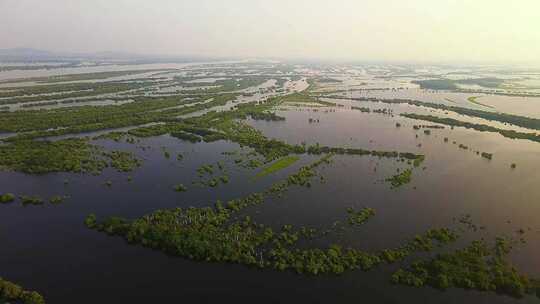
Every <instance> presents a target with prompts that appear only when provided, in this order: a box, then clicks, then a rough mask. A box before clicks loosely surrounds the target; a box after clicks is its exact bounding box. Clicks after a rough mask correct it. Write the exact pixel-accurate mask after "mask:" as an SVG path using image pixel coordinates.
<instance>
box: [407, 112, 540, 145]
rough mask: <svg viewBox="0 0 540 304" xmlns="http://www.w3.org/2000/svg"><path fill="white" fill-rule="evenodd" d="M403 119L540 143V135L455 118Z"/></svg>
mask: <svg viewBox="0 0 540 304" xmlns="http://www.w3.org/2000/svg"><path fill="white" fill-rule="evenodd" d="M401 116H403V117H407V118H411V119H417V120H425V121H430V122H435V123H440V124H444V125H448V126H456V127H464V128H467V129H474V130H476V131H480V132H495V133H499V134H501V135H502V136H504V137H508V138H512V139H516V138H517V139H527V140H530V141H535V142H540V135H538V134H536V133H524V132H518V131H513V130H504V129H499V128H496V127H492V126H488V125H482V124H477V123H470V122H465V121H460V120H456V119H453V118H442V117H437V116H433V115H421V114H414V113H410V114H409V113H404V114H401Z"/></svg>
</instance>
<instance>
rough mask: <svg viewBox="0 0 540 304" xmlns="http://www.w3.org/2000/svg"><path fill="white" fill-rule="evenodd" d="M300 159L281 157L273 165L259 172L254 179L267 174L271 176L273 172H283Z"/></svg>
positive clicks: (296, 157)
mask: <svg viewBox="0 0 540 304" xmlns="http://www.w3.org/2000/svg"><path fill="white" fill-rule="evenodd" d="M299 159H300V158H299V157H298V156H294V155H293V156H287V157H283V158H281V159H280V160H278V161H276V162H274V163H273V164H271V165H269V166H268V167H266V168H264V169H263V170H262V171H261V172H259V173H258V174H257V175H256V177H257V178H260V177H265V176H267V175H269V174H272V173H274V172H277V171H280V170H283V169H285V168H287V167H289V166H290V165H292V164H294V163H295V162H296V161H298V160H299Z"/></svg>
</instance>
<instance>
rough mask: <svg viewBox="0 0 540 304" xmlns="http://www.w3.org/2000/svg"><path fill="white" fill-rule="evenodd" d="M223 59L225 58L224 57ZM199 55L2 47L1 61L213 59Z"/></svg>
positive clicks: (142, 61)
mask: <svg viewBox="0 0 540 304" xmlns="http://www.w3.org/2000/svg"><path fill="white" fill-rule="evenodd" d="M222 59H223V58H222ZM213 60H216V59H215V58H206V57H199V56H156V55H138V54H130V53H123V52H97V53H68V52H65V53H62V52H53V51H46V50H40V49H34V48H11V49H0V62H58V61H62V62H66V61H67V62H80V61H123V62H130V63H151V62H193V61H213Z"/></svg>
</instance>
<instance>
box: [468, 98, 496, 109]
mask: <svg viewBox="0 0 540 304" xmlns="http://www.w3.org/2000/svg"><path fill="white" fill-rule="evenodd" d="M480 97H482V96H471V97H469V98H467V100H468V101H469V102H471V103H474V104H476V105H479V106H482V107H486V108H493V107H492V106H488V105H486V104H483V103H481V102H478V101H476V100H477V99H478V98H480Z"/></svg>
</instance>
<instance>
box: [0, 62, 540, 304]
mask: <svg viewBox="0 0 540 304" xmlns="http://www.w3.org/2000/svg"><path fill="white" fill-rule="evenodd" d="M360 73H361V72H360ZM307 85H308V84H307V82H306V79H305V78H302V79H301V80H298V81H295V82H292V81H291V82H287V83H286V84H285V86H286V88H287V89H289V90H298V91H301V90H305V88H307ZM275 94H277V93H276V92H265V93H256V94H255V95H254V96H240V97H239V98H238V100H237V102H248V101H254V100H259V99H261V98H267V97H269V96H274V95H275ZM350 94H351V93H349V92H347V95H348V96H349V95H350ZM352 94H353V97H359V96H378V97H379V96H380V97H388V98H405V97H409V98H413V99H420V100H426V101H430V102H443V103H448V104H449V105H452V104H453V103H454V102H455V103H457V104H459V105H465V104H466V103H467V96H468V95H467V94H463V93H430V92H428V91H423V90H418V89H409V90H400V91H398V92H396V91H368V92H366V91H353V92H352ZM447 98H448V99H451V100H453V102H450V101H448V100H447ZM501 98H502V97H501ZM325 100H326V101H331V102H337V103H339V104H342V105H343V107H335V108H331V110H332V111H326V110H330V108H319V109H318V111H314V110H313V108H298V107H287V109H288V110H287V111H284V110H278V111H276V114H278V115H280V116H284V117H285V118H286V120H285V121H277V122H265V121H253V120H248V122H247V123H249V124H250V125H252V126H254V127H256V128H257V129H259V130H261V131H262V132H263V133H264V134H265V135H266V136H268V137H271V138H277V139H281V140H284V141H286V142H288V143H291V144H300V143H302V142H305V143H306V144H315V143H320V144H321V145H328V146H342V147H343V146H344V147H352V148H364V149H372V150H386V151H394V150H396V151H400V152H413V153H417V154H425V155H426V160H425V162H424V163H422V165H421V167H419V168H415V169H414V171H413V179H412V182H411V183H410V184H407V185H404V186H403V187H401V188H398V189H395V190H392V189H390V186H389V184H388V183H386V182H384V180H385V179H386V178H388V177H389V176H391V175H393V174H395V172H396V169H397V168H405V167H406V164H405V163H402V162H398V161H396V160H394V159H379V158H377V157H371V156H362V157H360V156H335V157H334V158H333V163H332V164H330V165H323V166H322V167H319V168H318V169H317V171H318V172H320V173H322V175H324V176H325V180H326V182H325V183H320V182H318V181H315V182H313V186H312V187H311V188H309V189H308V188H298V187H293V188H291V189H290V190H289V191H288V192H287V193H286V194H285V195H284V196H283V197H282V198H272V199H269V200H267V201H266V202H265V203H264V204H262V205H259V206H256V207H251V208H248V209H247V210H245V211H243V212H245V214H248V215H250V216H251V217H252V218H253V219H254V220H255V221H257V222H259V223H264V224H266V225H269V226H272V227H274V228H278V227H280V226H281V225H284V224H294V225H298V226H301V225H306V226H311V227H320V228H321V227H328V226H329V225H331V224H332V223H333V222H334V221H336V220H343V219H344V218H345V216H346V208H347V207H355V208H361V207H371V208H374V209H375V210H376V216H375V217H374V218H373V219H371V220H370V221H369V222H367V223H366V224H365V225H363V226H362V227H360V228H358V229H354V230H352V231H350V232H347V233H345V234H343V235H339V236H333V237H330V238H326V239H322V240H319V241H317V243H316V245H318V246H326V245H329V244H331V243H333V242H339V243H340V244H343V245H345V246H351V247H354V248H359V249H364V250H368V251H376V250H380V249H383V248H389V247H395V246H398V245H400V244H403V243H404V242H405V241H406V240H408V239H410V238H412V237H414V235H415V234H418V233H422V232H424V231H425V230H427V229H430V228H434V227H459V226H458V224H456V223H455V222H454V219H455V218H459V217H461V216H462V215H464V214H470V215H471V216H472V220H473V222H474V223H475V224H478V225H483V226H486V228H487V229H486V230H485V231H479V232H466V233H465V234H464V235H463V237H462V238H461V239H460V240H459V241H458V243H457V244H455V245H451V246H449V249H453V248H457V247H462V246H464V245H466V244H467V243H468V242H469V241H471V240H474V239H479V238H482V237H485V238H486V239H487V240H492V239H493V238H494V237H495V236H501V235H513V236H515V231H517V230H519V229H525V231H526V232H525V235H524V237H525V238H526V239H527V244H524V245H520V246H519V247H518V248H517V249H516V250H514V251H513V253H512V255H511V257H510V258H511V261H512V262H513V263H514V265H515V266H516V267H517V268H518V269H519V270H521V271H522V272H524V273H526V274H529V275H531V276H532V277H539V276H540V275H539V274H540V260H539V259H538V256H540V204H538V203H536V202H537V201H538V199H539V198H540V188H539V187H537V183H538V180H539V179H540V144H538V143H535V142H531V141H526V140H512V139H508V138H505V137H502V136H501V135H499V134H496V133H488V132H477V131H474V130H467V129H464V128H454V129H453V130H451V129H450V128H449V127H446V128H445V129H433V130H432V133H431V135H425V134H424V133H423V132H422V131H415V130H414V129H413V125H422V124H424V125H426V124H429V125H431V123H427V122H421V121H415V120H411V119H407V118H403V117H400V116H399V114H400V113H405V112H407V113H421V114H430V113H431V114H433V113H435V114H437V115H442V114H443V112H442V111H434V110H432V109H428V108H423V107H412V106H408V105H389V104H384V103H372V102H357V101H347V100H338V99H325ZM504 100H505V101H503V99H501V101H500V103H504V102H506V100H507V99H504ZM479 101H480V102H486V103H487V102H490V104H493V105H496V103H497V102H496V101H493V102H492V101H491V99H490V100H489V101H488V98H487V97H486V98H481V99H480V100H479ZM234 104H235V103H229V104H227V105H226V106H224V107H219V108H218V110H227V109H230V108H231V106H233V105H234ZM533 104H534V103H532V102H531V105H530V106H531V107H534V106H533ZM467 105H468V106H471V107H473V106H474V105H470V103H469V104H467ZM350 106H359V107H364V106H365V107H370V108H372V109H379V108H390V109H392V110H393V113H394V115H393V116H391V115H382V114H376V113H369V114H368V113H362V112H360V111H357V110H351V109H350ZM502 106H503V105H502V104H497V105H496V107H502ZM280 108H285V107H280ZM516 111H517V110H516ZM200 114H201V113H196V114H193V115H200ZM449 117H453V118H456V119H459V120H466V121H471V122H478V123H485V124H491V125H494V126H498V127H505V128H515V129H516V130H522V131H526V129H522V128H517V127H509V126H504V125H502V124H500V123H496V122H487V121H485V120H482V119H477V118H470V117H465V116H462V115H457V114H452V113H449ZM309 118H315V119H318V120H319V123H309ZM396 123H400V124H401V127H399V128H397V127H396ZM128 129H129V128H125V129H123V130H128ZM529 131H530V130H529ZM104 132H105V131H99V132H94V133H89V134H84V136H94V135H99V134H102V133H104ZM5 135H6V136H7V135H11V134H5ZM416 135H418V137H416ZM0 136H4V135H0ZM445 137H448V138H449V142H448V143H445V142H444V140H443V139H444V138H445ZM59 138H65V136H64V137H59ZM59 138H53V139H59ZM453 141H456V144H453V143H452V142H453ZM94 143H95V144H97V145H101V146H103V147H105V148H106V149H120V150H124V151H131V152H134V153H136V155H137V156H138V157H140V158H142V159H144V163H143V165H142V167H141V168H138V169H136V170H135V171H134V172H131V173H118V172H116V171H114V170H111V169H107V170H105V171H104V172H103V174H102V175H99V176H92V175H81V174H71V173H56V174H47V175H44V176H30V175H26V174H21V173H14V172H8V171H1V172H0V193H3V192H12V193H15V194H17V195H39V196H41V197H43V198H46V199H48V198H50V197H52V196H54V195H68V196H69V197H70V198H69V199H68V200H66V201H65V202H64V203H63V204H61V205H58V206H52V205H49V204H45V205H44V206H27V207H23V206H21V205H20V204H19V203H18V202H16V203H13V204H10V205H2V206H0V210H1V211H0V240H1V242H2V246H1V247H0V265H1V273H0V275H1V276H2V277H5V278H8V279H9V280H11V281H14V282H17V283H20V284H21V285H23V286H25V288H27V289H31V290H37V291H39V292H40V293H42V294H43V295H44V296H45V297H46V300H47V303H55V304H56V303H60V304H63V303H83V304H84V303H128V302H129V303H154V302H156V299H158V301H159V302H160V303H169V302H170V303H174V302H180V301H185V302H188V303H208V302H218V301H220V302H240V303H244V302H246V303H247V302H257V303H289V302H293V303H294V302H296V303H306V302H307V303H353V302H366V303H411V302H414V303H475V304H476V303H486V304H487V303H489V304H492V303H536V302H537V301H538V300H537V299H536V298H533V297H526V298H525V299H522V300H516V299H512V298H509V297H506V296H499V295H495V294H489V293H481V292H475V291H463V290H455V289H453V290H449V291H446V292H441V291H438V290H435V289H431V288H427V287H426V288H409V287H403V286H393V285H391V284H390V283H389V279H390V276H391V274H392V273H393V271H395V270H396V269H397V268H398V267H400V266H405V265H407V263H405V262H404V263H403V265H400V264H399V263H398V264H396V265H389V266H382V267H380V268H377V269H374V270H372V271H370V272H362V271H353V272H346V273H345V274H343V275H341V276H332V275H328V276H317V277H312V276H299V275H296V274H294V273H292V272H277V271H274V270H270V269H268V270H257V269H252V268H248V267H245V266H242V265H230V264H219V263H204V262H196V261H190V260H188V259H184V258H179V257H172V256H168V255H166V254H164V253H162V252H159V251H153V250H150V249H147V248H143V247H140V246H134V245H129V244H127V243H126V242H125V241H124V240H123V239H121V238H119V237H110V236H107V235H106V234H104V233H100V232H97V231H93V230H90V229H87V228H86V227H85V226H84V224H83V221H84V219H85V217H86V216H87V215H88V214H90V213H95V214H96V215H97V216H98V218H99V219H103V218H105V217H108V216H121V217H126V218H130V219H134V218H138V217H140V216H143V215H145V214H148V213H151V212H153V211H155V210H157V209H162V208H174V207H183V208H185V207H189V206H196V207H203V206H211V205H212V204H213V203H214V202H215V200H218V199H220V200H223V201H226V200H229V199H233V198H238V197H243V196H246V195H248V194H250V193H252V192H257V191H262V190H264V189H267V188H268V187H270V186H271V185H272V184H273V183H275V182H277V181H280V180H282V179H284V178H286V177H287V176H288V175H289V174H291V173H293V172H295V171H296V170H298V169H299V168H300V167H301V166H303V165H306V164H309V163H311V162H313V161H315V160H316V159H318V157H315V156H308V155H303V156H301V159H300V161H298V162H297V163H295V164H294V165H292V166H291V167H289V168H286V169H284V170H282V171H280V172H277V173H275V174H272V175H269V176H267V177H265V178H260V179H255V178H254V176H255V175H256V174H257V173H258V172H259V170H260V169H255V170H251V169H245V168H241V167H239V166H236V165H235V164H234V159H235V158H237V157H235V156H226V155H222V152H230V151H243V152H247V151H249V149H241V148H240V147H239V146H238V145H237V144H234V143H230V142H225V141H218V142H215V143H210V144H205V143H199V144H191V143H186V142H183V141H180V140H178V139H175V138H172V137H170V136H166V135H165V136H159V137H154V138H148V139H142V140H141V142H139V143H136V144H128V143H116V142H113V141H109V140H97V141H94ZM459 144H465V145H467V146H469V147H470V150H463V149H460V148H458V145H459ZM419 145H420V146H419ZM140 146H145V147H146V146H150V147H151V148H150V149H145V150H143V149H141V148H140ZM164 150H166V151H168V152H169V153H170V155H171V157H170V159H167V158H165V156H164V152H163V151H164ZM475 151H480V152H490V153H493V154H494V156H493V159H492V160H491V161H489V160H486V159H484V158H482V157H480V156H479V155H477V154H476V153H475ZM177 153H182V155H183V156H184V158H183V160H182V161H178V160H176V155H177ZM218 161H222V162H224V163H225V167H226V173H219V172H218V173H217V174H216V176H219V175H221V174H227V175H228V176H229V177H230V183H229V184H227V185H220V186H219V187H217V188H203V187H198V186H195V185H192V184H191V182H192V181H193V180H199V177H198V175H197V172H196V169H197V168H199V167H200V166H202V165H204V164H215V163H216V162H218ZM512 163H516V164H517V168H516V169H514V170H512V169H511V168H510V164H512ZM424 166H425V169H423V167H424ZM375 169H376V170H375ZM216 171H218V170H217V169H216ZM128 176H132V178H133V181H132V182H128V180H127V179H128ZM66 179H67V180H68V181H69V183H68V184H67V185H65V184H64V180H66ZM109 180H110V181H112V187H110V188H109V187H107V186H105V185H104V183H105V182H106V181H109ZM179 183H182V184H184V185H186V186H187V187H188V191H187V192H183V193H177V192H175V191H174V190H173V186H174V185H175V184H179ZM411 260H412V258H411V259H408V260H407V261H406V262H410V261H411Z"/></svg>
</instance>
